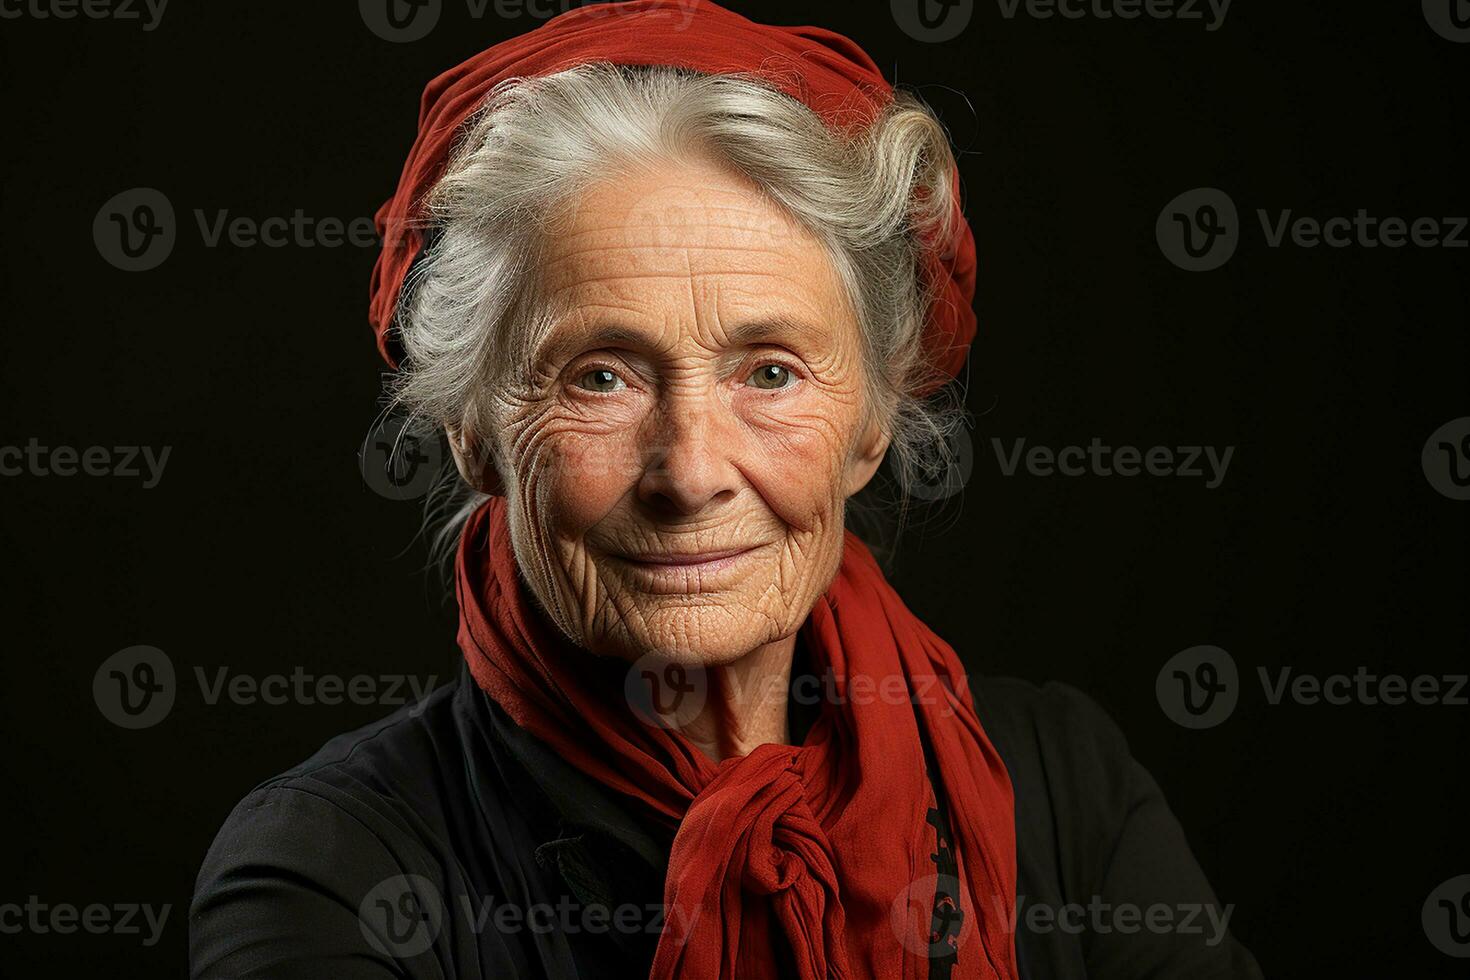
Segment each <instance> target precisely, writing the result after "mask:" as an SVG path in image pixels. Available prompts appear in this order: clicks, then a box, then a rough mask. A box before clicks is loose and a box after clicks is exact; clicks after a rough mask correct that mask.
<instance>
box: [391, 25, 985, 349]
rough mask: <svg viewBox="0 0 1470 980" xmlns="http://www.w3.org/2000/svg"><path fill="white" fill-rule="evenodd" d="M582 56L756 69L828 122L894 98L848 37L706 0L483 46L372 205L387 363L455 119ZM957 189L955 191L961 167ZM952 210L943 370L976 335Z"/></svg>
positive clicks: (931, 334)
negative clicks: (509, 86)
mask: <svg viewBox="0 0 1470 980" xmlns="http://www.w3.org/2000/svg"><path fill="white" fill-rule="evenodd" d="M589 62H606V63H610V64H615V65H669V66H673V67H678V68H688V69H691V70H693V71H698V72H703V73H705V74H728V73H739V74H744V75H748V76H754V77H757V78H760V79H762V80H764V81H765V82H767V83H768V84H769V85H771V86H772V87H773V88H776V89H779V90H780V91H782V92H785V93H786V94H787V95H789V96H791V97H792V98H795V99H799V100H801V101H802V102H803V103H805V104H806V105H807V106H809V107H810V108H811V109H812V110H813V111H814V112H816V113H817V115H819V116H820V117H821V118H822V120H823V121H824V122H825V123H826V124H827V125H828V126H830V127H832V128H834V129H844V128H854V127H861V126H863V125H865V124H867V123H869V122H871V121H872V120H873V118H874V117H875V116H876V115H877V113H878V111H879V110H880V109H881V108H882V107H883V106H885V105H887V104H888V102H889V101H890V100H891V99H892V98H893V88H892V86H890V85H889V84H888V82H887V80H885V79H884V78H883V74H882V72H880V71H879V70H878V66H877V65H875V64H874V63H873V60H872V59H871V58H869V57H868V56H867V54H865V53H864V52H863V50H862V49H861V48H859V47H858V46H857V45H856V44H854V43H853V42H852V41H851V40H849V39H848V38H845V37H843V36H842V35H840V34H834V33H833V32H831V31H827V30H823V29H821V28H819V27H774V26H771V25H768V24H757V23H755V22H753V21H750V20H747V19H746V18H744V17H741V16H740V15H739V14H736V13H732V12H731V11H729V10H726V9H724V8H723V7H720V6H717V5H715V4H713V3H709V2H707V0H630V2H628V3H589V4H586V5H584V6H579V7H577V8H575V9H573V10H570V11H568V12H567V13H564V14H561V15H560V16H558V17H554V18H552V19H551V20H549V21H547V22H546V23H545V24H543V25H542V26H541V27H539V28H537V29H536V30H534V31H530V32H529V33H526V34H523V35H521V36H519V37H513V38H511V39H510V40H508V41H505V42H503V43H501V44H497V45H495V46H494V47H491V48H489V49H487V50H485V51H482V52H480V53H479V54H477V55H475V56H474V57H472V58H470V59H469V60H468V61H466V62H464V64H461V65H459V66H457V67H455V68H451V69H450V70H449V71H447V72H445V73H444V74H442V75H440V76H439V77H438V78H435V79H434V80H433V81H431V82H430V83H429V85H428V87H427V88H425V89H424V95H423V100H422V102H421V103H420V106H419V131H418V137H417V138H416V139H415V140H414V144H413V149H412V150H411V151H410V152H409V155H408V160H407V162H405V163H404V165H403V173H402V176H401V177H400V178H399V181H398V190H397V191H396V192H395V193H394V195H393V197H392V198H390V199H389V200H388V201H387V202H386V203H385V204H384V205H383V206H382V207H381V208H379V209H378V213H377V217H376V224H377V230H378V234H379V236H380V238H381V240H382V242H383V250H382V252H381V253H380V254H379V255H378V261H377V264H376V265H375V266H374V267H373V279H372V290H371V303H370V306H369V310H368V317H369V319H370V320H371V321H372V325H373V330H374V332H375V333H376V334H377V337H378V350H379V351H380V352H381V353H382V355H383V357H384V359H385V360H387V362H388V364H389V365H390V366H392V367H397V366H398V363H399V360H400V357H401V351H400V350H399V348H398V341H397V339H396V338H395V337H394V332H393V321H394V316H395V313H396V309H397V305H398V299H399V294H400V293H401V292H402V290H403V284H404V281H405V278H406V277H407V276H408V273H409V269H410V268H411V267H412V266H413V263H414V261H415V260H416V259H417V258H418V256H419V253H420V250H421V249H422V248H423V244H424V237H423V234H422V230H421V229H422V225H423V208H422V205H423V198H424V195H425V194H426V193H427V192H428V190H429V189H430V188H431V187H432V186H433V185H434V182H435V181H437V180H438V179H439V177H440V176H441V175H442V174H443V172H444V167H445V163H446V162H447V160H448V158H449V153H450V150H451V149H452V148H453V145H454V141H455V139H456V138H457V137H459V136H461V135H462V134H463V128H462V124H463V123H464V122H465V120H466V119H467V118H468V117H469V116H470V114H471V113H472V112H474V111H475V110H476V109H478V108H479V107H480V105H481V104H482V103H483V102H484V100H485V96H486V95H487V94H489V92H490V90H491V89H492V88H494V87H495V86H496V85H498V84H500V83H501V82H503V81H506V80H508V79H511V78H533V77H537V76H541V75H548V74H551V73H553V72H557V71H562V70H564V69H567V68H571V67H573V66H575V65H581V64H587V63H589ZM955 187H956V195H955V198H956V201H958V199H959V194H958V188H959V175H958V174H956V175H955ZM956 208H958V204H957V205H956ZM957 217H959V219H960V220H958V221H957V222H956V228H955V231H956V233H955V237H954V240H953V241H948V242H935V243H931V245H932V247H931V248H930V249H929V250H928V251H927V252H926V254H925V258H924V266H925V268H924V274H925V278H926V281H927V282H928V283H929V284H930V285H931V286H932V287H933V289H934V299H933V302H932V303H931V305H930V308H929V311H928V318H927V320H926V326H925V332H924V348H925V351H926V353H927V354H928V356H929V360H930V363H932V364H933V365H934V366H935V367H936V368H937V369H938V370H939V371H941V372H944V373H945V374H947V375H949V376H951V377H953V376H955V375H957V374H959V372H960V370H961V369H962V368H963V367H964V365H965V357H966V354H967V353H968V350H969V346H970V342H971V341H972V340H973V339H974V337H975V311H974V308H973V305H972V303H973V301H974V298H975V237H974V235H973V233H972V232H971V230H970V226H969V225H968V224H967V223H966V222H965V221H964V216H963V214H959V215H957Z"/></svg>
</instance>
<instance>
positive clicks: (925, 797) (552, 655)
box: [457, 497, 1017, 980]
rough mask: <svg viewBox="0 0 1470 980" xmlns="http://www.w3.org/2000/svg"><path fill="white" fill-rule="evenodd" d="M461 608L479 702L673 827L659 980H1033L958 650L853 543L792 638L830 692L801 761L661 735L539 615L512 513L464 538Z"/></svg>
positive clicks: (474, 524)
mask: <svg viewBox="0 0 1470 980" xmlns="http://www.w3.org/2000/svg"><path fill="white" fill-rule="evenodd" d="M457 591H458V598H459V608H460V627H459V644H460V646H461V647H462V648H463V650H464V654H465V657H466V659H467V661H468V663H469V667H470V671H471V674H472V675H473V676H474V678H475V680H476V682H477V683H478V684H479V686H480V687H481V688H482V689H483V690H484V691H485V692H486V693H487V694H488V695H489V696H490V697H491V698H493V699H494V700H495V701H496V702H497V703H499V705H500V706H501V707H502V708H503V709H504V710H505V711H506V713H507V714H508V715H510V717H511V718H512V719H513V720H514V721H515V722H516V723H517V724H519V725H521V726H522V727H523V728H525V729H526V730H528V731H529V732H531V734H533V735H535V736H536V737H537V738H539V739H541V740H542V741H543V742H545V743H546V744H547V745H549V746H550V747H551V748H552V749H553V750H554V751H556V752H557V753H558V754H559V755H561V756H562V757H563V758H564V759H566V760H567V761H568V762H570V763H571V764H572V765H574V766H575V767H576V768H578V769H579V770H581V771H582V772H584V773H586V774H587V775H588V776H590V777H592V778H593V779H595V780H597V781H598V782H599V783H601V784H603V785H604V786H607V787H609V788H610V789H612V790H615V791H616V792H618V793H620V794H622V795H623V796H624V797H626V798H628V799H629V800H630V801H631V805H632V806H633V807H634V808H635V810H636V811H637V812H641V813H642V814H644V816H645V818H646V819H649V820H652V821H662V822H663V823H664V824H665V825H667V826H669V827H677V832H676V833H675V835H674V841H673V848H672V852H671V854H670V856H669V866H668V872H667V877H666V879H665V885H664V902H665V905H666V907H667V910H666V916H665V922H666V927H665V929H664V931H663V933H662V934H661V936H660V939H659V944H658V949H657V952H656V955H655V958H654V963H653V970H652V974H651V975H652V977H654V978H656V980H673V978H683V980H706V978H708V980H716V978H718V980H733V978H736V977H739V978H742V980H745V978H774V977H777V976H789V975H792V974H793V973H794V975H795V976H797V977H800V978H802V980H826V978H837V980H848V978H853V980H856V978H881V980H890V978H899V977H920V978H923V977H929V976H945V977H952V978H955V980H960V978H987V980H991V978H1005V980H1014V978H1015V977H1016V976H1017V973H1016V966H1015V951H1014V944H1013V936H1012V934H1011V932H1010V930H1009V929H1008V922H1009V921H1010V920H1009V917H1008V913H1009V911H1010V910H1013V909H1014V908H1015V902H1016V852H1015V823H1014V820H1015V817H1014V804H1013V798H1012V793H1011V784H1010V780H1009V778H1008V776H1007V774H1006V770H1005V767H1004V765H1003V763H1002V762H1001V759H1000V757H999V756H998V755H997V754H996V752H995V749H994V748H993V747H992V746H991V744H990V742H989V741H988V740H987V738H986V736H985V732H984V730H983V729H982V728H981V725H980V720H979V719H978V718H977V717H976V714H975V710H974V706H973V703H972V701H971V698H970V695H969V690H968V686H967V684H966V678H965V672H964V669H963V667H962V666H961V665H960V663H959V660H958V658H956V656H955V653H954V651H953V650H952V649H951V648H950V647H949V646H948V645H947V644H946V643H945V642H944V641H943V640H941V639H940V638H939V637H938V636H936V635H935V634H934V633H933V632H932V631H930V630H929V629H928V628H927V627H926V626H925V625H924V624H923V623H922V622H920V621H919V620H918V619H917V618H916V617H915V616H914V614H913V613H912V612H910V611H909V609H908V608H907V607H906V606H905V605H904V603H903V601H902V600H901V599H900V598H899V596H898V594H897V593H896V592H894V590H893V588H892V587H891V586H890V585H889V584H888V582H887V580H886V579H885V578H884V576H883V573H882V571H881V570H880V569H879V567H878V565H877V563H876V561H874V559H873V556H872V554H871V553H870V552H869V551H868V549H867V548H866V547H865V546H864V545H863V543H862V542H861V541H860V540H859V539H858V538H857V537H856V536H854V535H853V534H852V533H851V532H847V533H846V537H845V540H844V545H843V555H842V561H841V564H840V567H839V570H838V572H837V575H836V577H835V578H834V580H833V582H832V584H831V586H830V587H829V588H828V589H827V591H826V592H825V593H824V594H823V595H822V596H821V598H820V599H818V601H817V602H816V604H815V606H814V608H813V609H812V611H811V615H810V616H809V617H808V619H807V621H806V623H805V624H804V625H803V626H802V628H801V632H800V634H799V637H798V639H799V642H800V643H801V644H802V646H803V648H804V650H805V651H806V652H807V655H808V656H809V658H810V660H811V662H812V667H813V669H814V671H815V672H816V673H818V674H821V675H823V676H824V677H825V678H826V679H827V681H828V683H826V684H824V685H822V690H823V696H822V699H821V710H820V714H819V716H818V717H817V719H816V720H815V721H814V722H813V724H812V727H811V729H810V730H809V731H808V733H807V735H806V738H805V739H804V740H803V742H802V744H800V745H783V744H774V743H771V744H765V745H762V746H760V747H758V748H757V749H755V750H754V751H752V752H750V753H749V754H748V755H745V756H740V757H734V758H729V759H726V760H724V761H722V762H716V761H713V760H712V759H710V758H709V757H707V756H706V755H704V754H703V753H702V752H701V751H700V750H699V749H698V748H697V747H695V746H694V745H693V744H692V743H691V742H690V741H689V740H688V739H686V738H685V737H684V736H683V735H682V734H680V733H679V732H678V731H677V730H676V729H675V728H673V727H666V726H664V725H660V724H656V723H651V720H650V719H649V718H648V716H647V715H646V714H643V713H640V712H639V711H638V710H637V708H636V707H635V706H634V704H633V702H632V701H631V700H630V699H629V698H627V697H626V696H625V691H626V687H625V684H624V683H622V678H623V677H624V676H625V675H626V674H627V673H628V670H629V666H628V665H627V664H624V663H615V662H613V661H611V660H610V659H604V658H598V657H594V656H593V655H592V654H590V653H588V652H587V651H585V650H581V649H578V648H576V647H575V646H573V645H572V644H571V642H570V641H569V640H568V639H566V638H565V636H564V635H563V634H562V633H561V632H560V631H559V630H558V629H557V628H556V627H555V626H554V625H553V624H552V623H551V621H550V620H549V619H548V618H547V617H546V616H545V615H544V613H543V612H542V611H541V610H540V608H539V607H538V606H537V605H536V602H535V599H534V597H532V596H531V594H530V592H529V590H528V587H527V586H526V585H525V584H524V582H523V581H522V580H521V578H520V575H519V573H518V572H517V567H516V562H515V557H514V553H513V551H512V546H511V537H510V529H509V522H508V520H507V515H506V503H505V499H504V498H503V497H493V498H491V499H490V500H489V501H488V502H487V503H486V504H484V505H483V506H482V507H481V508H480V509H479V510H477V511H476V512H475V514H474V515H473V516H472V518H471V519H470V522H469V524H468V525H467V527H466V529H465V533H464V537H463V539H462V541H461V543H460V550H459V555H458V581H457ZM635 667H636V665H635ZM926 746H927V752H926ZM926 755H927V756H928V761H926ZM941 799H942V800H943V803H944V807H945V809H946V810H947V819H936V813H937V812H939V810H938V807H937V806H936V804H937V803H938V802H939V800H941ZM676 925H677V928H675V926H676ZM934 961H939V962H942V963H944V969H941V970H938V971H934V972H931V970H930V966H931V963H932V962H934Z"/></svg>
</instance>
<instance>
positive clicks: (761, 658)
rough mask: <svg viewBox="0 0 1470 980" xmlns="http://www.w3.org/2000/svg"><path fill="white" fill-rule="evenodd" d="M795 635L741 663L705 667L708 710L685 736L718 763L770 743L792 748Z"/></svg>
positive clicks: (685, 728)
mask: <svg viewBox="0 0 1470 980" xmlns="http://www.w3.org/2000/svg"><path fill="white" fill-rule="evenodd" d="M795 651H796V635H795V634H793V635H791V636H788V637H785V638H783V639H780V640H777V641H776V642H774V643H767V644H765V645H764V646H760V647H756V648H755V649H754V650H752V651H751V652H750V653H747V654H746V655H745V656H743V657H741V658H740V659H739V660H736V661H733V662H732V663H728V664H725V665H723V666H720V667H706V668H705V674H706V677H707V679H708V694H707V696H706V698H705V702H704V707H703V709H702V710H701V711H700V712H699V714H698V715H696V716H695V717H694V718H693V719H692V720H691V721H690V722H688V723H687V724H685V725H683V726H682V727H681V728H680V731H681V732H683V734H684V736H685V737H686V738H688V739H689V740H690V741H691V742H693V743H694V744H695V746H696V747H698V748H699V750H700V751H701V752H703V753H704V754H705V755H707V756H709V757H710V758H711V759H714V760H715V761H717V762H719V761H722V760H725V759H730V758H734V757H736V756H742V755H747V754H748V753H750V752H751V751H753V750H754V749H755V748H756V747H757V746H761V745H765V744H766V743H768V742H776V743H778V744H781V745H786V744H789V743H790V741H791V732H790V727H789V723H788V720H787V708H788V704H787V702H788V701H789V699H790V691H791V663H792V659H793V657H794V655H795Z"/></svg>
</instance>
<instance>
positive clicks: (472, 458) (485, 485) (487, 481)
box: [444, 425, 505, 497]
mask: <svg viewBox="0 0 1470 980" xmlns="http://www.w3.org/2000/svg"><path fill="white" fill-rule="evenodd" d="M444 434H445V436H446V437H447V438H448V440H449V451H450V452H451V453H453V454H454V465H455V468H456V469H458V470H459V475H460V477H461V478H463V479H464V481H465V482H466V483H468V484H469V485H470V486H472V487H474V488H475V489H476V490H478V491H480V492H481V493H488V494H490V495H492V496H496V497H500V496H504V495H505V484H504V483H502V482H501V479H500V471H499V470H497V469H496V468H495V459H494V453H492V452H491V451H490V446H489V443H488V442H481V441H479V440H477V439H475V438H474V437H472V436H471V435H469V434H468V433H467V432H465V430H464V429H463V428H461V427H459V426H453V425H446V426H445V427H444Z"/></svg>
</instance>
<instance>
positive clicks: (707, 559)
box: [625, 545, 755, 567]
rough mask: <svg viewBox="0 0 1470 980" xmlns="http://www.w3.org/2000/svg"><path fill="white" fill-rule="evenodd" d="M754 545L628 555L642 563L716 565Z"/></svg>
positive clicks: (630, 559) (684, 565)
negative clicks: (721, 549)
mask: <svg viewBox="0 0 1470 980" xmlns="http://www.w3.org/2000/svg"><path fill="white" fill-rule="evenodd" d="M754 549H755V546H754V545H751V546H750V547H748V548H726V549H724V550H723V551H701V552H697V553H695V552H691V553H689V554H664V555H627V556H625V557H626V558H627V560H628V561H631V562H637V563H638V564H640V565H668V566H678V567H688V566H704V565H714V564H716V563H719V562H724V561H726V560H727V559H730V558H736V557H738V556H740V555H743V554H745V553H746V552H747V551H753V550H754Z"/></svg>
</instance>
